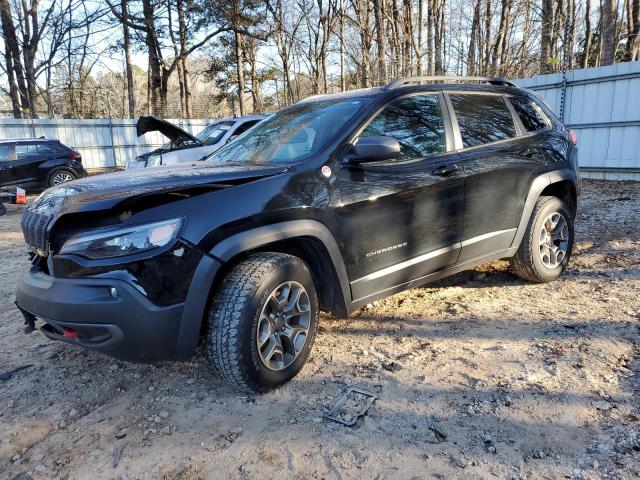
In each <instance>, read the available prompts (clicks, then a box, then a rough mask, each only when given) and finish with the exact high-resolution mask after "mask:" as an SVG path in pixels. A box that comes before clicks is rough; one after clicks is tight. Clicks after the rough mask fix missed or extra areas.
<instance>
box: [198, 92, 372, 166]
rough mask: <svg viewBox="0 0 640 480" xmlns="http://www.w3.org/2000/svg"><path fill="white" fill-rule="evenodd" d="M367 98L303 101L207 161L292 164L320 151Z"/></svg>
mask: <svg viewBox="0 0 640 480" xmlns="http://www.w3.org/2000/svg"><path fill="white" fill-rule="evenodd" d="M369 101H370V99H365V98H350V99H337V100H324V101H319V102H309V103H302V104H299V105H293V106H292V107H289V108H286V109H284V110H282V111H280V112H278V113H276V114H275V115H274V116H272V117H270V118H268V119H266V120H263V121H262V122H260V123H258V124H257V125H256V126H255V127H253V128H252V129H250V130H248V131H247V133H245V134H243V135H241V136H239V137H238V138H237V139H236V140H235V141H234V142H232V143H229V144H227V145H225V146H224V147H223V148H221V149H220V150H218V151H217V152H215V153H213V154H211V155H210V156H209V157H208V158H207V160H208V161H213V162H234V163H238V162H240V163H253V164H286V165H289V164H292V163H297V162H299V161H301V160H303V159H304V158H306V157H308V156H310V155H313V154H315V153H317V152H318V151H320V150H321V149H322V147H323V146H324V145H325V144H327V143H328V142H329V141H330V140H332V139H333V138H334V137H335V135H336V134H338V133H341V132H342V131H343V130H344V127H345V126H346V125H347V124H348V123H349V120H351V118H352V117H353V116H354V115H355V113H356V112H357V111H358V110H359V109H360V108H361V107H362V106H363V105H364V104H365V103H366V102H369Z"/></svg>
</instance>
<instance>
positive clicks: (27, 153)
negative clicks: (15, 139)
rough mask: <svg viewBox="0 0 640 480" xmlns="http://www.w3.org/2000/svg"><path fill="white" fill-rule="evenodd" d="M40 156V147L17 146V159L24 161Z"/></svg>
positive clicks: (30, 145)
mask: <svg viewBox="0 0 640 480" xmlns="http://www.w3.org/2000/svg"><path fill="white" fill-rule="evenodd" d="M37 155H38V147H37V146H36V145H34V144H32V143H31V144H30V143H22V144H20V143H19V144H17V145H16V159H18V160H24V159H26V158H33V157H36V156H37Z"/></svg>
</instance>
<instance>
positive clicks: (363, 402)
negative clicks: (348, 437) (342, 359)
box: [324, 387, 378, 427]
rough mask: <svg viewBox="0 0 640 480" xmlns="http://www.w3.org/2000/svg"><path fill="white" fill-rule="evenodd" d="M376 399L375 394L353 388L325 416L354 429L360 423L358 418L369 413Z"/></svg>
mask: <svg viewBox="0 0 640 480" xmlns="http://www.w3.org/2000/svg"><path fill="white" fill-rule="evenodd" d="M376 398H378V397H377V396H376V395H374V394H373V393H370V392H367V391H365V390H361V389H359V388H355V387H351V388H350V389H349V390H347V391H346V392H345V394H344V395H342V397H340V398H339V399H338V401H337V402H336V403H335V404H334V405H333V407H331V409H330V410H329V411H328V412H327V413H325V414H324V416H325V418H328V419H329V420H333V421H334V422H338V423H341V424H342V425H346V426H347V427H352V426H354V425H355V424H356V423H357V422H358V418H360V417H362V416H364V415H365V414H366V413H367V411H368V410H369V408H370V407H371V405H373V402H375V401H376Z"/></svg>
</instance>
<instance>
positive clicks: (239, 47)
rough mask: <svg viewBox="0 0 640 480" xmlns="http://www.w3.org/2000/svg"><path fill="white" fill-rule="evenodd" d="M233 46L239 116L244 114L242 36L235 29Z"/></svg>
mask: <svg viewBox="0 0 640 480" xmlns="http://www.w3.org/2000/svg"><path fill="white" fill-rule="evenodd" d="M235 39H236V41H235V44H236V73H237V75H238V105H239V107H240V116H243V115H244V114H245V109H244V65H243V63H244V60H243V54H242V35H241V34H240V32H239V31H238V30H237V29H236V31H235Z"/></svg>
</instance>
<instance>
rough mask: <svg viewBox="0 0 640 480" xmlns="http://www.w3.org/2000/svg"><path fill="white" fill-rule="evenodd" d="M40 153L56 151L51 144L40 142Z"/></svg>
mask: <svg viewBox="0 0 640 480" xmlns="http://www.w3.org/2000/svg"><path fill="white" fill-rule="evenodd" d="M38 153H40V154H42V155H53V154H55V153H56V152H55V150H53V148H51V147H50V146H49V145H46V144H44V143H39V144H38Z"/></svg>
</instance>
